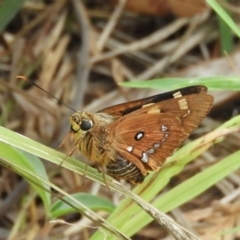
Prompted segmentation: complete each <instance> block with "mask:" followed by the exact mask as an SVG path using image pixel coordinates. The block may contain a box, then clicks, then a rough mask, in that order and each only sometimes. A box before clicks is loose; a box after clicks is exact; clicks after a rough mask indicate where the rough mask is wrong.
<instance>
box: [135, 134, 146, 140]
mask: <svg viewBox="0 0 240 240" xmlns="http://www.w3.org/2000/svg"><path fill="white" fill-rule="evenodd" d="M143 136H144V134H143V133H142V132H139V133H138V134H137V135H136V140H140V139H141V138H142V137H143Z"/></svg>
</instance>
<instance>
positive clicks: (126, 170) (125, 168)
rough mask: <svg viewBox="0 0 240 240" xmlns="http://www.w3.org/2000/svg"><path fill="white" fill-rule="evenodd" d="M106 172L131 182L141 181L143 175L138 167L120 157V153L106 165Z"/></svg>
mask: <svg viewBox="0 0 240 240" xmlns="http://www.w3.org/2000/svg"><path fill="white" fill-rule="evenodd" d="M106 168H107V170H108V174H109V175H111V176H112V177H114V178H116V179H125V180H128V181H130V182H131V183H133V184H138V183H142V182H143V180H144V176H143V175H142V173H141V171H140V169H139V168H138V167H137V166H136V165H135V164H133V163H131V162H130V161H128V160H126V159H124V158H122V157H121V156H120V155H118V156H117V157H116V159H115V160H114V161H113V160H111V161H110V162H109V163H108V165H107V166H106Z"/></svg>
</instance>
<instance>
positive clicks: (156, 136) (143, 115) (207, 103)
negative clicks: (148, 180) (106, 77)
mask: <svg viewBox="0 0 240 240" xmlns="http://www.w3.org/2000/svg"><path fill="white" fill-rule="evenodd" d="M212 102H213V97H212V96H210V95H208V94H206V93H205V92H202V93H199V94H192V95H186V96H182V94H181V92H176V93H175V94H174V98H172V99H168V100H165V101H161V102H158V103H156V104H152V103H151V104H147V105H143V106H142V108H141V109H138V110H136V111H134V112H132V113H130V114H128V115H126V116H124V117H121V118H119V119H118V120H116V121H115V122H113V123H112V124H110V125H109V126H108V127H107V131H108V132H109V135H108V137H107V142H108V143H109V144H110V145H111V148H112V149H113V151H114V152H115V153H118V154H120V155H121V156H122V157H124V158H125V159H127V160H129V161H130V162H132V163H134V164H135V165H136V166H137V167H138V168H139V169H140V170H141V172H142V173H143V174H146V173H147V171H149V170H157V169H158V167H160V166H161V165H162V164H163V163H164V162H165V160H166V158H167V157H169V156H170V155H171V154H172V153H173V152H174V150H175V149H176V148H178V147H179V146H180V145H181V143H182V142H183V141H184V140H185V139H186V138H187V137H188V136H189V134H190V133H191V132H192V131H193V130H194V129H196V128H197V127H198V125H199V124H200V122H201V121H202V119H203V118H204V117H205V116H206V114H207V113H208V112H209V110H210V108H211V105H212ZM114 152H112V154H111V155H112V156H114V155H115V154H114Z"/></svg>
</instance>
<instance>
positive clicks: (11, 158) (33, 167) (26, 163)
mask: <svg viewBox="0 0 240 240" xmlns="http://www.w3.org/2000/svg"><path fill="white" fill-rule="evenodd" d="M0 158H1V159H2V160H0V161H4V162H3V164H4V165H5V166H6V167H9V168H10V169H13V170H14V171H15V172H17V173H18V174H19V175H21V176H23V177H24V178H25V179H26V180H27V181H28V182H29V183H30V184H31V186H32V187H33V188H34V189H35V191H36V192H37V193H38V194H39V196H40V197H41V199H42V201H43V203H44V206H45V209H46V212H47V213H49V211H50V204H51V201H50V194H49V192H47V191H46V190H48V191H50V187H49V186H48V185H47V184H45V183H44V182H42V181H40V180H39V179H36V178H35V177H34V176H32V175H30V174H28V172H33V173H35V174H36V175H40V176H42V177H43V178H45V179H48V176H47V173H46V170H45V168H44V166H43V164H42V162H41V160H40V159H39V158H38V157H36V156H34V155H32V154H29V153H27V152H24V151H22V150H19V149H16V148H14V147H11V146H9V145H7V144H6V143H3V142H0ZM13 162H14V163H15V164H17V165H18V167H17V168H16V166H15V165H13V164H11V163H13ZM20 168H24V169H25V171H22V170H21V169H20Z"/></svg>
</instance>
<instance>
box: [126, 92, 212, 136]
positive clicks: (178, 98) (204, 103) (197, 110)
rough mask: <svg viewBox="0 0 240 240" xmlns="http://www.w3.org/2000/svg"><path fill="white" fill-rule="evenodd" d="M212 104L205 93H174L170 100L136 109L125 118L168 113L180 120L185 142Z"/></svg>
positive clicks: (210, 97)
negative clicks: (144, 114) (143, 114)
mask: <svg viewBox="0 0 240 240" xmlns="http://www.w3.org/2000/svg"><path fill="white" fill-rule="evenodd" d="M212 103H213V97H212V96H211V95H209V94H207V93H206V92H203V93H199V94H192V95H187V96H182V94H181V92H176V94H175V96H174V98H172V99H168V100H165V101H161V102H158V103H156V104H152V105H150V104H149V106H146V107H143V108H141V109H138V110H136V111H134V112H132V113H130V114H129V115H127V116H125V117H129V116H130V115H138V114H142V113H146V114H148V113H151V112H156V113H157V112H160V113H170V114H172V115H173V116H175V117H178V118H179V119H180V120H181V122H182V125H183V131H184V135H185V137H184V140H185V139H186V138H187V137H188V136H189V134H190V133H191V132H192V131H194V130H195V129H196V128H197V127H198V126H199V124H200V123H201V121H202V120H203V118H204V117H205V116H206V115H207V114H208V112H209V111H210V109H211V106H212Z"/></svg>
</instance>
